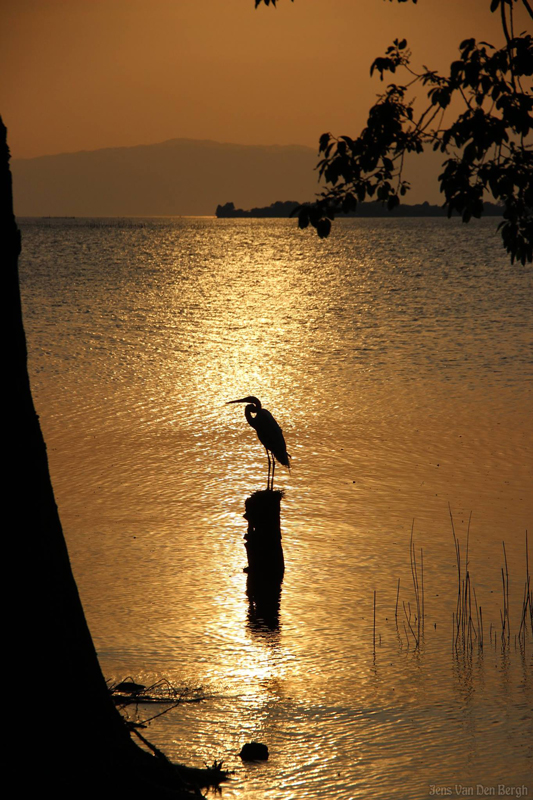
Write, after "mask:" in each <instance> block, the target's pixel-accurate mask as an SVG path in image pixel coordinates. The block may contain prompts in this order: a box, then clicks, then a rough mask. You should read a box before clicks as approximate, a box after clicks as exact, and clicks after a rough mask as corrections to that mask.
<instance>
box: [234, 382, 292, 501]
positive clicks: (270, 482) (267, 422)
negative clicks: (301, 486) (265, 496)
mask: <svg viewBox="0 0 533 800" xmlns="http://www.w3.org/2000/svg"><path fill="white" fill-rule="evenodd" d="M231 403H248V405H247V406H246V407H245V409H244V415H245V417H246V420H247V422H248V424H249V425H251V426H252V428H255V432H256V433H257V436H258V438H259V441H260V442H261V444H262V445H263V447H264V448H265V450H266V454H267V458H268V478H267V489H273V488H274V468H275V466H276V461H279V463H280V464H283V466H284V467H290V463H291V457H290V456H289V454H288V453H287V445H286V444H285V439H284V436H283V431H282V430H281V428H280V427H279V425H278V423H277V422H276V420H275V419H274V417H273V416H272V414H271V413H270V411H267V410H266V408H263V407H262V406H261V401H260V400H258V399H257V397H253V396H252V395H250V396H249V397H242V398H241V399H240V400H229V401H228V402H227V403H226V405H230V404H231ZM270 454H272V460H271V458H270Z"/></svg>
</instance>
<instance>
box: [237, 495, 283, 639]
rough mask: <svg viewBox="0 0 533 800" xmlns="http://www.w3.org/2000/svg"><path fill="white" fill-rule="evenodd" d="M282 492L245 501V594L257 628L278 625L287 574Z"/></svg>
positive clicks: (250, 616) (251, 619) (252, 620)
mask: <svg viewBox="0 0 533 800" xmlns="http://www.w3.org/2000/svg"><path fill="white" fill-rule="evenodd" d="M282 497H283V492H280V491H273V490H272V489H267V490H266V491H261V492H254V493H253V494H252V495H251V496H250V497H248V498H247V500H246V501H245V508H246V513H245V514H244V518H245V519H246V520H247V522H248V531H247V533H246V534H245V537H244V540H245V547H246V554H247V556H248V566H247V567H246V569H245V571H246V572H247V573H248V580H247V582H246V594H247V596H248V600H249V603H250V607H249V612H248V613H249V619H250V623H251V624H252V625H253V626H254V627H256V626H257V627H264V626H266V627H268V628H270V629H276V628H277V627H278V625H279V606H280V597H281V584H282V581H283V574H284V572H285V562H284V559H283V548H282V546H281V524H280V510H281V498H282Z"/></svg>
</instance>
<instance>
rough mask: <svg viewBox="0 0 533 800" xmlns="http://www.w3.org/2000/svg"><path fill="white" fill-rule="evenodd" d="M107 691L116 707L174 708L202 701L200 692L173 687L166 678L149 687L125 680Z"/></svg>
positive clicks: (130, 679)
mask: <svg viewBox="0 0 533 800" xmlns="http://www.w3.org/2000/svg"><path fill="white" fill-rule="evenodd" d="M109 691H110V692H111V697H112V698H113V702H114V703H115V705H117V706H128V705H132V704H135V705H149V704H151V703H156V704H163V705H166V704H169V703H170V704H172V705H174V706H176V705H180V704H181V703H199V702H200V701H201V700H203V699H204V695H203V694H202V692H201V691H200V690H198V689H189V688H187V687H183V686H174V685H173V684H171V683H170V681H167V680H166V678H162V679H161V680H159V681H157V682H156V683H152V684H151V685H150V686H145V685H144V684H142V683H137V682H136V681H134V680H133V678H126V679H125V680H123V681H120V682H119V683H117V684H114V685H112V686H110V687H109Z"/></svg>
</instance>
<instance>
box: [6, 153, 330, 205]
mask: <svg viewBox="0 0 533 800" xmlns="http://www.w3.org/2000/svg"><path fill="white" fill-rule="evenodd" d="M317 160H318V159H317V151H316V149H314V148H312V147H303V146H299V145H287V146H276V145H272V146H258V145H238V144H220V143H218V142H212V141H197V140H192V139H172V140H170V141H168V142H162V143H160V144H151V145H139V146H137V147H114V148H106V149H103V150H92V151H83V152H79V153H63V154H60V155H52V156H41V157H39V158H29V159H13V161H12V172H13V190H14V201H15V213H16V214H17V215H18V216H80V217H92V216H166V215H169V216H173V215H197V214H199V215H213V214H214V211H215V208H216V205H217V203H219V202H220V200H221V198H224V197H233V198H235V200H237V202H238V203H239V204H240V205H242V206H244V207H248V208H250V207H252V206H260V205H268V204H269V203H272V202H274V201H275V200H276V198H278V197H305V198H308V199H312V198H313V197H314V195H315V194H316V192H317V191H318V181H317V172H316V170H315V167H316V164H317Z"/></svg>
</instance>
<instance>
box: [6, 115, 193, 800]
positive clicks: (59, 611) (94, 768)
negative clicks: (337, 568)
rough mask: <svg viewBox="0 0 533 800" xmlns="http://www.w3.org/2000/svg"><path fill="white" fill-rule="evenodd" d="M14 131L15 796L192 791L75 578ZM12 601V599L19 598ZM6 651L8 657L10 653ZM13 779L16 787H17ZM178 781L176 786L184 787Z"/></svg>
mask: <svg viewBox="0 0 533 800" xmlns="http://www.w3.org/2000/svg"><path fill="white" fill-rule="evenodd" d="M9 158H10V154H9V148H8V145H7V131H6V128H5V125H4V123H3V121H2V120H1V118H0V162H1V163H0V234H1V238H0V242H1V244H0V247H1V251H2V256H3V258H2V261H3V264H4V266H3V271H4V274H3V288H4V291H3V292H2V296H3V303H4V318H5V319H6V321H7V337H6V339H5V340H4V348H5V350H6V351H7V353H6V355H7V359H6V361H7V375H4V377H5V378H6V382H5V389H4V391H5V393H6V395H7V396H8V404H7V416H6V418H5V419H4V428H5V431H4V436H5V439H4V440H5V441H7V443H8V453H7V459H6V460H5V463H6V466H7V471H6V473H5V474H7V476H8V482H9V483H11V486H9V488H8V492H7V493H6V495H7V497H6V506H5V510H4V521H5V522H6V523H7V529H8V530H7V533H6V534H5V537H4V541H5V542H6V544H7V546H8V548H9V549H10V551H11V552H10V553H9V555H8V557H7V559H5V561H4V563H6V564H7V565H8V566H9V570H10V573H11V576H12V583H11V586H12V588H10V590H9V592H10V600H11V603H12V605H11V609H10V614H9V623H10V625H11V626H12V631H11V633H12V636H11V638H10V639H8V637H7V636H6V642H7V645H8V650H7V651H6V652H7V654H8V663H9V666H10V669H11V671H12V674H11V680H12V682H13V683H14V684H15V685H16V687H17V689H16V695H15V703H14V704H13V706H14V707H13V713H12V716H11V717H10V718H9V719H8V725H9V727H8V738H9V740H10V743H11V745H12V747H13V751H14V752H13V758H12V759H11V762H10V766H11V768H12V770H13V775H14V783H12V784H11V785H12V786H16V787H17V790H16V791H17V794H20V795H21V796H31V794H30V793H31V792H32V790H33V791H34V792H35V796H39V795H41V794H43V793H45V792H47V791H49V792H50V793H51V795H52V796H53V797H54V798H56V800H58V798H66V797H69V798H76V800H78V798H82V797H93V798H95V797H114V798H122V797H128V798H136V797H141V796H143V797H144V798H146V797H150V800H152V799H153V798H162V797H174V798H176V797H177V796H182V797H190V796H192V795H191V794H190V793H189V792H187V791H185V790H184V791H183V792H181V791H180V790H179V784H180V779H179V777H178V776H177V773H176V772H175V770H174V768H173V767H172V766H171V765H170V763H169V762H166V767H165V768H163V769H162V768H161V765H162V763H163V764H164V760H163V761H162V760H161V759H158V758H156V757H154V756H152V755H150V754H148V753H147V752H146V751H144V750H141V748H139V747H137V745H135V744H134V742H133V741H132V739H131V738H130V734H129V730H128V728H127V727H126V724H125V723H124V721H123V719H122V717H121V716H120V714H119V713H118V711H117V710H116V708H115V706H114V703H113V701H112V700H111V697H110V694H109V691H108V689H107V686H106V683H105V680H104V677H103V674H102V671H101V669H100V665H99V663H98V658H97V655H96V651H95V648H94V644H93V641H92V638H91V634H90V632H89V629H88V626H87V623H86V620H85V615H84V611H83V607H82V605H81V602H80V598H79V595H78V589H77V586H76V582H75V580H74V577H73V574H72V570H71V566H70V561H69V556H68V552H67V547H66V544H65V540H64V537H63V531H62V528H61V522H60V519H59V514H58V509H57V506H56V502H55V499H54V492H53V489H52V484H51V480H50V474H49V470H48V459H47V454H46V446H45V443H44V440H43V436H42V433H41V428H40V424H39V419H38V416H37V414H36V412H35V408H34V405H33V399H32V395H31V390H30V382H29V377H28V371H27V351H26V341H25V335H24V328H23V321H22V311H21V301H20V292H19V282H18V256H19V253H20V249H21V239H20V232H19V230H18V228H17V225H16V222H15V218H14V215H13V199H12V181H11V173H10V169H9ZM11 598H12V599H11ZM4 658H5V656H4ZM7 785H8V786H9V783H7ZM176 787H177V788H176Z"/></svg>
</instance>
